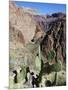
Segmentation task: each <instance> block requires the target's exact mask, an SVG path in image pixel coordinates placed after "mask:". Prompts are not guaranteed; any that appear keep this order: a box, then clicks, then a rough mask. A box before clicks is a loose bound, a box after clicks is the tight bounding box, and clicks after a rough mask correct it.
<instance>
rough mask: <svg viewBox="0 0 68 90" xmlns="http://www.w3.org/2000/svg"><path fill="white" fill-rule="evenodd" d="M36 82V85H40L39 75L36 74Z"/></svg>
mask: <svg viewBox="0 0 68 90" xmlns="http://www.w3.org/2000/svg"><path fill="white" fill-rule="evenodd" d="M35 84H36V87H39V75H36V80H35Z"/></svg>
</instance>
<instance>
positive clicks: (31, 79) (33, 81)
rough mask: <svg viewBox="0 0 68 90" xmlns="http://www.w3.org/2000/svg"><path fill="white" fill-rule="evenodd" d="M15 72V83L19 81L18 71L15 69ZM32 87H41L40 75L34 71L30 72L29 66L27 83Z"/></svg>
mask: <svg viewBox="0 0 68 90" xmlns="http://www.w3.org/2000/svg"><path fill="white" fill-rule="evenodd" d="M13 73H14V74H15V76H14V83H18V79H17V74H18V73H17V71H16V70H14V71H13ZM27 83H28V85H29V86H31V87H33V88H34V87H39V75H37V74H36V75H35V74H34V72H30V69H29V67H27V68H26V76H25V83H24V84H27Z"/></svg>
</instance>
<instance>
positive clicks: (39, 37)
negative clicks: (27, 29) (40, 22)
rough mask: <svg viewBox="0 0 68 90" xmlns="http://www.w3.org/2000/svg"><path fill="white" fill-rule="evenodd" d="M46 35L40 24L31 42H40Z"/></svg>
mask: <svg viewBox="0 0 68 90" xmlns="http://www.w3.org/2000/svg"><path fill="white" fill-rule="evenodd" d="M44 36H45V32H44V31H43V30H42V29H41V27H40V26H37V27H36V31H35V34H34V36H33V38H32V40H31V42H32V43H34V44H40V43H41V41H42V40H43V38H44Z"/></svg>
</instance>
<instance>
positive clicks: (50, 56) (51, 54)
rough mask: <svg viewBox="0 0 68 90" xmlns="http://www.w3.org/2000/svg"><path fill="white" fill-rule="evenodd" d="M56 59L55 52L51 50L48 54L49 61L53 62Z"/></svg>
mask: <svg viewBox="0 0 68 90" xmlns="http://www.w3.org/2000/svg"><path fill="white" fill-rule="evenodd" d="M54 57H55V51H54V50H51V51H50V52H49V54H48V60H49V61H51V60H52V59H53V58H54Z"/></svg>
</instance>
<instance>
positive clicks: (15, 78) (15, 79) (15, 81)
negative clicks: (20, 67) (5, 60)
mask: <svg viewBox="0 0 68 90" xmlns="http://www.w3.org/2000/svg"><path fill="white" fill-rule="evenodd" d="M13 73H14V74H15V76H14V83H17V82H18V80H17V71H16V70H14V71H13Z"/></svg>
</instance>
